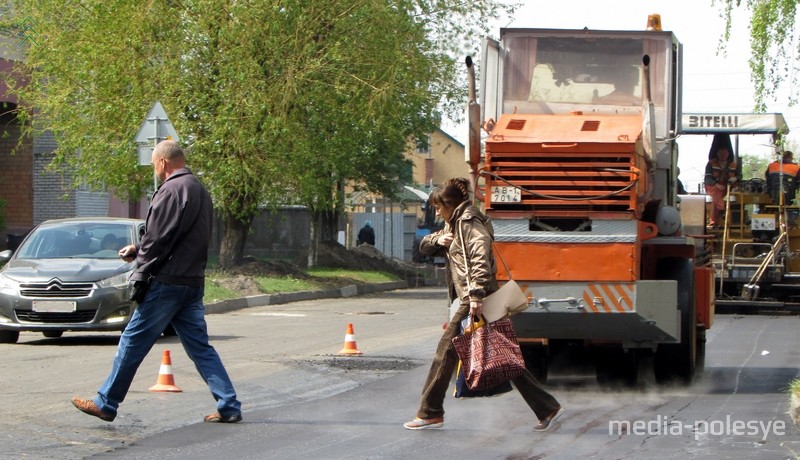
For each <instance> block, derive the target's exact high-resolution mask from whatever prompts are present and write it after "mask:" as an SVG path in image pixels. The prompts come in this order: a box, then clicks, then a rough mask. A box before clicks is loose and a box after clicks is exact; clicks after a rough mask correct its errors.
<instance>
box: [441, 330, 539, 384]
mask: <svg viewBox="0 0 800 460" xmlns="http://www.w3.org/2000/svg"><path fill="white" fill-rule="evenodd" d="M453 346H454V347H455V349H456V353H457V354H458V356H459V358H461V362H462V365H463V370H464V378H465V379H466V381H467V386H468V387H469V388H470V389H471V390H485V389H487V388H492V387H495V386H497V385H500V384H502V383H505V382H508V381H509V380H513V379H515V378H517V377H519V376H520V375H522V373H523V371H524V370H525V360H524V359H523V358H522V352H521V351H520V348H519V343H517V334H516V333H515V332H514V325H513V324H512V323H511V320H510V319H509V318H503V319H499V320H497V321H495V322H493V323H488V324H486V326H484V327H480V328H478V329H476V330H475V331H474V332H467V333H464V334H461V335H458V336H456V337H454V338H453Z"/></svg>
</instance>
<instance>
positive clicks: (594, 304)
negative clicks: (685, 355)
mask: <svg viewBox="0 0 800 460" xmlns="http://www.w3.org/2000/svg"><path fill="white" fill-rule="evenodd" d="M517 282H518V283H519V284H520V286H521V287H522V288H523V289H524V290H525V292H526V294H527V295H528V299H529V302H528V308H527V309H525V310H524V311H522V312H521V313H519V314H517V315H514V316H512V320H513V322H514V326H515V329H516V332H517V336H518V337H519V338H520V340H523V341H524V340H525V339H542V338H546V339H583V340H599V341H603V340H608V341H622V342H624V343H626V344H628V345H629V346H634V347H635V346H636V345H637V344H639V345H640V346H642V347H646V346H652V345H654V344H658V343H677V342H680V337H681V327H680V310H679V307H678V293H677V289H678V283H677V281H674V280H642V281H635V282H603V283H594V282H589V283H558V284H553V283H547V284H538V283H535V282H524V281H520V280H517Z"/></svg>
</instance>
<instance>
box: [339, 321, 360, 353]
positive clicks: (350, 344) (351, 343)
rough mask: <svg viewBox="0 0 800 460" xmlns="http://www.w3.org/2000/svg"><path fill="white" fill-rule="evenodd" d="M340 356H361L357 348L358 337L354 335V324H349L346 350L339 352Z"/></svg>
mask: <svg viewBox="0 0 800 460" xmlns="http://www.w3.org/2000/svg"><path fill="white" fill-rule="evenodd" d="M339 354H340V355H360V354H361V352H360V351H358V347H356V336H355V334H354V333H353V323H347V333H346V334H345V335H344V348H342V349H341V350H340V351H339Z"/></svg>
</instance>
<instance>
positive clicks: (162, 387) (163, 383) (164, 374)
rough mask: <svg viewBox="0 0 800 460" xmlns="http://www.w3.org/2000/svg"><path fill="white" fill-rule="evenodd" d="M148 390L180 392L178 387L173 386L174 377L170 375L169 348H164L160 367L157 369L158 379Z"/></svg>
mask: <svg viewBox="0 0 800 460" xmlns="http://www.w3.org/2000/svg"><path fill="white" fill-rule="evenodd" d="M150 391H168V392H172V393H180V392H181V391H183V390H181V389H180V388H178V387H176V386H175V379H174V378H173V377H172V360H171V359H170V357H169V350H164V355H163V356H162V357H161V368H159V370H158V381H157V382H156V384H155V385H153V386H151V387H150Z"/></svg>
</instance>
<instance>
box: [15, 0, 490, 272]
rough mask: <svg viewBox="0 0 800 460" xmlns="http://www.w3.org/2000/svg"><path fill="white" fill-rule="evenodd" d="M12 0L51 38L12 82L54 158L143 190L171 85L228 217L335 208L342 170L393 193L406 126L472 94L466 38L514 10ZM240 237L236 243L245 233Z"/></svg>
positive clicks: (442, 0) (412, 1) (175, 112)
mask: <svg viewBox="0 0 800 460" xmlns="http://www.w3.org/2000/svg"><path fill="white" fill-rule="evenodd" d="M9 5H10V6H11V9H10V10H9V11H10V13H8V14H6V15H5V16H4V20H3V22H4V25H5V26H11V27H14V26H17V25H19V24H22V23H23V21H24V20H25V19H26V18H32V19H34V20H35V21H36V23H37V26H36V32H37V34H38V36H39V37H40V39H39V40H38V41H37V44H36V45H32V46H30V48H29V49H28V50H27V56H26V59H25V62H24V63H20V64H19V65H18V66H17V68H16V69H15V72H14V73H13V74H12V75H10V76H8V77H7V78H6V82H7V84H8V85H9V87H10V88H11V91H12V92H14V93H16V94H17V95H18V96H19V97H20V100H24V101H26V105H21V106H20V109H19V114H18V115H19V116H20V118H21V119H23V120H33V115H34V113H35V114H36V117H35V120H34V122H33V123H30V124H28V125H26V126H27V128H28V130H29V132H31V131H33V132H38V131H43V130H50V131H52V132H53V133H54V134H55V135H56V138H57V139H58V149H57V150H56V152H55V159H54V161H53V164H52V167H53V168H54V169H62V170H67V171H75V172H76V174H75V175H74V178H75V181H76V182H75V184H73V185H77V184H78V182H79V181H82V182H84V183H85V184H87V185H88V186H90V187H93V188H100V187H103V186H108V187H109V188H111V189H112V190H114V191H115V193H116V194H117V195H119V196H120V197H121V198H123V199H125V198H133V199H138V198H139V197H141V196H142V195H143V193H144V191H145V190H147V188H148V187H149V186H150V185H151V184H152V172H151V170H150V168H149V167H142V166H138V164H137V163H138V161H137V155H136V149H135V145H134V143H133V138H134V136H135V134H136V131H137V129H138V127H139V125H140V123H141V122H142V121H143V119H144V115H145V114H146V113H147V110H148V108H149V107H150V106H151V105H152V104H153V102H154V101H157V100H158V101H161V103H162V105H163V106H164V108H165V110H166V111H167V114H168V115H169V116H170V119H171V120H172V122H173V125H174V126H175V128H176V131H177V132H178V134H179V135H180V136H181V138H182V140H183V141H184V143H186V144H187V145H188V146H189V151H188V155H187V161H188V163H189V166H190V167H191V168H192V169H193V170H194V171H195V172H198V173H201V175H202V176H201V178H202V180H203V181H204V182H205V184H206V185H207V186H208V187H209V190H210V191H211V193H212V196H213V198H214V203H215V206H216V208H217V209H218V211H219V212H220V214H221V215H222V217H223V218H225V219H226V220H225V222H226V225H228V223H229V222H231V221H232V220H238V221H239V222H242V223H244V224H248V223H249V222H250V221H251V220H252V217H253V216H255V215H256V214H257V213H258V212H260V209H261V207H263V206H264V205H265V204H266V205H268V206H273V207H274V206H278V205H280V204H284V203H287V202H288V203H292V204H304V205H306V206H308V207H309V208H310V209H311V210H313V211H332V210H335V209H336V207H337V205H338V203H340V202H341V196H340V193H341V187H338V186H337V185H338V184H340V183H343V182H344V181H355V182H357V183H360V184H363V186H364V187H365V188H367V189H369V190H372V191H376V192H381V193H385V194H386V195H388V196H392V194H393V193H395V192H396V190H397V184H398V183H401V182H402V181H403V180H405V179H406V178H405V177H403V173H404V172H405V171H407V167H405V160H404V159H403V154H402V153H403V150H404V147H405V142H406V139H407V138H408V137H409V136H410V135H417V136H418V137H419V136H420V135H421V134H423V133H427V132H430V130H431V128H432V127H433V126H434V124H435V123H437V122H438V120H440V119H441V118H442V116H443V114H453V113H456V110H457V109H459V108H461V107H462V106H463V103H464V102H465V100H466V84H464V83H463V81H464V78H463V77H462V75H464V74H465V72H463V69H461V65H459V64H460V63H461V62H462V59H463V54H465V50H466V49H468V48H469V49H470V51H472V52H474V51H475V50H476V49H477V47H478V46H479V44H480V41H481V38H482V36H484V35H485V34H486V32H487V30H486V24H487V23H488V18H490V17H495V16H497V15H498V14H499V13H500V12H501V11H502V9H501V7H500V6H498V5H497V4H496V2H494V1H474V2H464V1H463V0H384V1H380V0H377V1H366V2H365V1H361V0H342V1H336V2H324V1H312V2H309V1H306V0H263V1H259V2H239V1H230V0H223V1H220V0H182V1H163V2H161V1H159V2H144V3H143V2H141V1H138V0H108V1H102V2H101V1H96V0H95V1H85V2H69V6H68V7H67V6H65V4H64V2H63V1H61V0H8V1H7V2H6V6H9ZM502 8H504V9H505V7H502ZM34 111H35V112H34ZM225 231H226V233H227V232H231V234H234V233H235V232H234V231H233V229H232V226H226V229H225ZM237 238H239V237H238V236H233V237H231V239H228V238H224V239H223V241H224V243H223V253H224V252H225V249H226V245H227V244H228V241H231V242H232V243H230V244H231V246H232V247H239V248H243V247H244V244H243V242H241V241H240V240H238V239H237ZM237 243H238V244H237ZM228 261H229V257H228V255H227V254H223V255H221V263H223V264H226V263H227V262H228Z"/></svg>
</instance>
